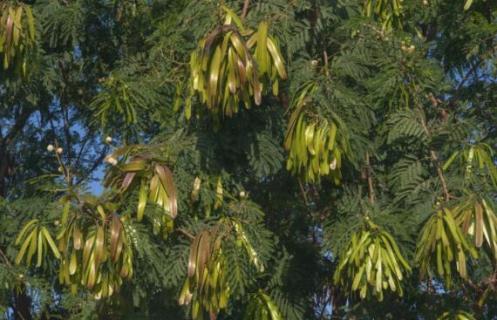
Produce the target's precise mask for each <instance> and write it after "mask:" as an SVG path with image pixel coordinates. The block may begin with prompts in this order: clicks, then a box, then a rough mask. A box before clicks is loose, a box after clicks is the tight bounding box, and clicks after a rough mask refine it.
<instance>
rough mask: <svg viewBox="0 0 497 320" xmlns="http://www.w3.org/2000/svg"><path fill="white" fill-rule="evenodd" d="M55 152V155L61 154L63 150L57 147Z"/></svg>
mask: <svg viewBox="0 0 497 320" xmlns="http://www.w3.org/2000/svg"><path fill="white" fill-rule="evenodd" d="M55 152H57V154H62V152H64V149H62V148H61V147H58V148H57V150H55Z"/></svg>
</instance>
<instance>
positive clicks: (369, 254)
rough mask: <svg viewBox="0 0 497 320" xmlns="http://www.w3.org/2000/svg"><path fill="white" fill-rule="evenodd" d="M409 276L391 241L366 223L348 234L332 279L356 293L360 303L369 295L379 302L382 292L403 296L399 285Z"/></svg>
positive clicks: (396, 247)
mask: <svg viewBox="0 0 497 320" xmlns="http://www.w3.org/2000/svg"><path fill="white" fill-rule="evenodd" d="M410 272H411V268H410V266H409V264H408V263H407V261H406V260H405V259H404V257H403V256H402V254H401V252H400V249H399V247H398V246H397V243H396V242H395V240H394V239H393V237H392V236H391V235H390V234H389V233H388V232H386V231H384V230H381V229H380V228H378V227H377V226H376V225H374V224H372V223H371V222H370V223H369V225H368V227H366V228H364V229H363V230H361V231H360V232H358V233H354V234H352V238H351V241H350V243H349V245H348V247H347V249H346V251H345V254H344V255H343V256H342V257H340V262H339V265H338V268H337V269H336V271H335V274H334V277H333V279H334V282H335V283H336V284H338V285H340V286H343V287H344V288H347V290H349V291H350V292H354V291H355V292H357V293H359V296H360V297H361V299H365V298H366V297H367V296H368V295H369V294H373V295H374V296H375V297H376V298H377V299H378V300H379V301H382V300H383V295H384V291H385V290H390V291H392V292H396V293H397V294H398V295H399V296H402V295H403V289H402V284H401V282H402V280H403V279H404V277H405V275H406V274H407V273H410Z"/></svg>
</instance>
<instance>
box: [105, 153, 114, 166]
mask: <svg viewBox="0 0 497 320" xmlns="http://www.w3.org/2000/svg"><path fill="white" fill-rule="evenodd" d="M104 161H105V162H107V163H108V164H111V165H113V166H115V165H116V164H117V159H116V158H114V157H113V156H110V155H109V156H107V157H105V160H104Z"/></svg>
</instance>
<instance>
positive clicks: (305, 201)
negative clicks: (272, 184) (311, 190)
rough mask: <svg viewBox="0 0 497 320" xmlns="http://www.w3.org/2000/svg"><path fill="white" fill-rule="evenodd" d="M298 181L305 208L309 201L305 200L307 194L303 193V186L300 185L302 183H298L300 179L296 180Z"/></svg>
mask: <svg viewBox="0 0 497 320" xmlns="http://www.w3.org/2000/svg"><path fill="white" fill-rule="evenodd" d="M298 181H299V188H300V192H301V193H302V198H304V203H305V206H306V207H309V199H307V193H306V192H305V189H304V185H303V184H302V181H300V179H298Z"/></svg>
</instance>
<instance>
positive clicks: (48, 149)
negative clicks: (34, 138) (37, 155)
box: [47, 144, 55, 152]
mask: <svg viewBox="0 0 497 320" xmlns="http://www.w3.org/2000/svg"><path fill="white" fill-rule="evenodd" d="M54 150H55V148H54V146H53V144H49V145H48V146H47V151H48V152H52V151H54Z"/></svg>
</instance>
